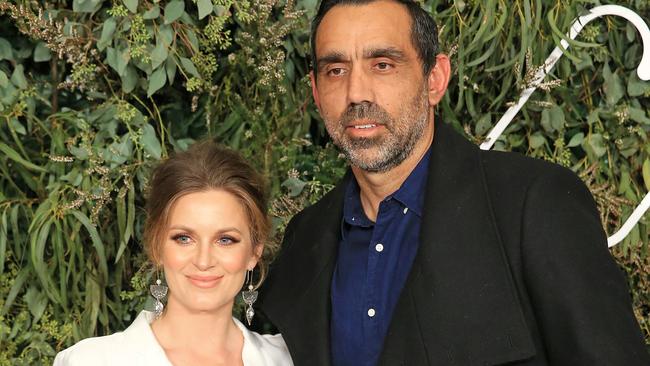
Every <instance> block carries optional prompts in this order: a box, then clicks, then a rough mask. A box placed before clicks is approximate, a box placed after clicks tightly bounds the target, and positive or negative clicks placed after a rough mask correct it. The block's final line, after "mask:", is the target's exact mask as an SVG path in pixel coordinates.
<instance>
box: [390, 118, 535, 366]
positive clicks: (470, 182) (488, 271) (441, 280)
mask: <svg viewBox="0 0 650 366" xmlns="http://www.w3.org/2000/svg"><path fill="white" fill-rule="evenodd" d="M490 205H491V203H490V201H489V198H488V194H487V185H486V184H485V182H484V175H483V172H482V166H481V163H480V155H479V150H478V149H477V148H476V147H475V146H474V145H472V144H471V143H469V142H468V141H466V140H465V139H464V138H463V137H461V136H460V135H458V134H456V133H455V132H453V131H452V130H451V127H449V126H446V125H444V124H443V123H437V124H436V131H435V139H434V143H433V149H432V154H431V161H430V166H429V176H428V182H427V190H426V193H425V206H424V214H423V218H422V227H421V233H420V247H419V249H418V254H417V256H416V259H415V261H414V263H413V267H412V269H411V272H410V274H409V277H408V279H407V283H406V285H405V287H404V289H403V290H402V294H401V296H400V300H399V302H398V304H397V307H396V309H395V312H394V315H393V319H392V322H391V326H390V328H389V333H388V335H387V337H386V340H385V343H384V351H383V353H382V357H381V362H380V364H382V365H398V364H408V365H470V364H471V365H479V364H480V365H496V364H501V363H506V362H509V361H514V360H521V359H525V358H528V357H531V356H533V355H534V354H535V350H534V346H533V343H532V340H531V338H530V335H529V331H528V329H527V327H526V324H525V321H524V316H523V313H522V309H521V306H520V304H519V300H518V298H517V295H516V290H515V286H514V284H513V280H512V276H511V274H510V270H509V266H508V261H507V258H506V256H505V252H504V249H503V245H502V243H501V239H500V238H499V234H498V231H497V229H496V222H495V219H494V217H493V211H492V209H491V206H490Z"/></svg>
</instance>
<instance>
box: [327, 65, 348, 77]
mask: <svg viewBox="0 0 650 366" xmlns="http://www.w3.org/2000/svg"><path fill="white" fill-rule="evenodd" d="M344 72H345V71H344V70H343V68H341V67H335V68H333V69H330V70H329V71H328V72H327V74H328V75H331V76H341V75H343V73H344Z"/></svg>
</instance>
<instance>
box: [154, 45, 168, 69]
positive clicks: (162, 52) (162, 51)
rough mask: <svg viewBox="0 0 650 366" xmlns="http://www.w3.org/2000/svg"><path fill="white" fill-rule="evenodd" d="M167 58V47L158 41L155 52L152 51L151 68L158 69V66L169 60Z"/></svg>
mask: <svg viewBox="0 0 650 366" xmlns="http://www.w3.org/2000/svg"><path fill="white" fill-rule="evenodd" d="M167 56H168V52H167V47H166V46H165V45H164V44H163V42H160V41H158V42H157V43H156V47H154V49H153V51H151V68H152V69H156V68H158V66H160V65H161V64H162V63H163V62H165V60H167Z"/></svg>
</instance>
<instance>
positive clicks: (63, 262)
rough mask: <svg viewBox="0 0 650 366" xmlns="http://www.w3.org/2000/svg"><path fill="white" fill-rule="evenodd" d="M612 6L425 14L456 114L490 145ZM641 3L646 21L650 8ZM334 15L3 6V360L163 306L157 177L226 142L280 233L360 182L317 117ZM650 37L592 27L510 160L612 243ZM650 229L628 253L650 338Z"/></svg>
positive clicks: (135, 0)
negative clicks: (262, 194)
mask: <svg viewBox="0 0 650 366" xmlns="http://www.w3.org/2000/svg"><path fill="white" fill-rule="evenodd" d="M600 4H601V2H599V1H596V0H578V1H543V0H536V1H535V0H515V1H505V0H482V1H478V0H466V1H463V0H456V1H435V0H427V1H423V2H422V5H423V6H424V7H425V9H427V10H429V11H431V12H432V13H433V14H434V16H435V18H436V19H437V21H438V22H439V25H440V32H439V33H440V34H439V35H440V40H441V44H442V49H443V50H444V51H445V52H447V53H448V54H450V55H452V61H453V67H454V70H453V71H454V77H453V79H452V81H451V85H450V90H449V92H448V94H447V96H446V97H445V99H444V100H443V102H442V103H441V104H440V106H439V107H438V112H439V114H440V115H441V116H442V119H444V120H445V121H446V122H448V123H451V124H452V125H454V126H455V127H456V128H457V129H459V130H460V131H464V132H465V133H466V135H467V137H468V138H470V139H472V140H474V141H476V142H477V143H478V142H480V141H481V139H482V138H483V136H484V135H485V134H486V133H487V131H488V130H489V129H490V127H491V126H492V125H493V123H495V122H496V121H497V120H498V118H499V117H500V116H501V114H502V113H503V112H504V111H505V110H506V109H507V107H508V105H509V104H510V103H512V102H514V101H515V100H516V98H517V96H518V94H519V92H520V91H521V90H522V89H523V88H525V87H526V86H527V84H528V83H529V82H530V80H531V76H532V75H533V74H534V72H535V70H536V68H537V67H539V65H540V64H541V63H542V62H543V60H544V59H545V58H546V56H547V55H548V54H549V53H550V51H551V50H552V48H553V47H554V45H555V44H556V43H558V42H559V40H560V37H562V34H563V33H564V32H565V31H566V30H567V29H568V26H569V24H570V23H571V21H572V20H573V19H574V18H575V17H576V16H578V15H579V14H581V12H583V11H584V10H585V9H586V8H589V7H592V6H595V5H600ZM619 5H624V6H627V7H629V8H631V9H632V10H634V11H636V12H637V13H638V14H639V15H641V17H642V18H644V19H645V20H646V21H648V19H650V5H649V4H648V2H647V0H625V1H620V2H619ZM315 6H316V0H297V1H292V0H262V1H248V0H237V1H234V0H187V1H183V0H172V1H166V0H50V1H27V0H24V1H5V0H0V151H2V154H0V365H22V364H29V365H31V364H39V363H43V364H48V363H50V362H51V361H52V358H53V356H54V354H55V353H56V352H57V351H58V350H61V349H62V348H64V347H66V346H69V345H71V344H73V343H74V342H76V341H78V340H79V339H82V338H85V337H89V336H94V335H102V334H107V333H111V332H114V331H117V330H120V329H123V328H124V327H125V326H126V325H127V324H128V323H129V322H130V321H131V319H132V318H133V317H134V316H135V315H136V314H137V312H138V311H139V310H140V309H141V308H142V307H143V306H145V303H146V301H147V296H146V288H147V285H148V283H149V282H150V276H151V271H150V268H149V266H148V265H147V263H146V260H145V257H144V254H143V251H142V247H141V228H142V220H143V212H142V207H143V197H144V192H145V191H146V186H147V177H148V175H149V171H150V169H151V167H152V166H153V164H155V163H156V162H157V161H158V160H160V159H161V158H164V157H165V156H167V155H168V154H169V153H170V152H172V151H175V150H182V149H185V148H186V147H187V146H188V145H189V144H190V143H191V142H192V141H194V140H196V139H199V138H202V137H204V136H210V137H212V138H214V139H216V140H218V141H220V142H222V143H225V144H227V145H229V146H232V147H233V148H236V149H238V150H240V151H241V152H242V153H243V154H244V155H246V156H247V157H248V158H249V159H250V161H251V162H252V163H253V164H255V165H256V166H257V167H258V168H259V169H260V170H261V171H263V172H264V174H266V176H267V177H268V180H269V184H270V185H271V187H272V192H273V207H272V209H271V211H272V214H273V215H274V217H275V219H276V220H275V223H276V227H277V230H276V233H277V235H276V236H277V237H280V236H281V233H282V229H283V226H284V224H285V223H286V220H287V219H288V218H289V217H290V216H291V215H292V214H293V213H295V212H296V211H297V210H299V209H300V208H302V207H304V206H305V205H307V204H309V203H310V202H313V201H315V200H316V199H318V198H319V197H320V196H322V194H323V193H324V192H326V191H327V190H328V189H330V188H331V187H332V185H333V184H334V183H335V182H336V180H337V179H338V178H339V177H340V176H341V175H342V174H343V172H344V170H345V162H344V161H343V159H342V158H341V157H340V156H339V154H338V152H337V151H336V150H335V149H334V148H333V147H332V146H331V145H330V144H329V143H328V140H327V137H326V134H325V131H324V129H323V127H322V125H321V124H320V123H319V117H318V114H317V111H316V110H315V107H314V106H313V104H312V102H311V96H310V92H309V90H310V89H309V81H308V78H307V77H306V74H307V72H308V67H309V61H308V59H307V55H308V47H309V45H308V24H309V23H308V19H309V18H310V17H311V16H312V15H313V13H314V8H315ZM641 52H642V47H641V43H640V37H639V35H638V34H637V33H636V31H635V30H634V28H633V27H632V26H631V25H628V24H626V22H625V21H624V20H622V19H615V18H607V19H602V20H596V21H594V22H593V23H591V24H590V25H589V26H588V27H587V28H586V29H585V30H584V31H583V33H582V34H581V35H580V36H579V38H578V42H574V44H573V45H572V47H571V49H570V51H569V54H567V55H566V56H565V57H563V58H562V59H561V60H560V62H559V64H558V65H557V67H556V69H555V71H554V72H553V74H552V75H550V76H549V77H548V79H547V80H546V83H545V85H544V90H539V91H537V92H536V93H535V94H534V95H533V98H532V100H531V101H529V102H528V103H527V104H526V106H525V107H524V109H523V110H522V111H521V112H520V114H519V115H518V117H517V119H516V120H515V122H514V123H513V125H512V126H510V127H509V128H508V130H507V131H506V134H505V135H504V136H503V137H502V138H501V139H500V140H499V141H498V142H497V144H496V148H497V149H502V150H512V151H518V152H521V153H524V154H526V155H529V156H534V157H538V158H542V159H547V160H551V161H554V162H557V163H559V164H562V165H565V166H568V167H570V168H571V169H573V170H574V171H576V172H577V173H578V174H580V175H581V177H583V179H584V180H585V182H586V183H587V185H588V186H589V188H590V189H591V191H592V193H593V194H594V196H595V198H596V200H597V203H598V204H599V208H600V210H601V218H602V221H603V223H604V225H605V227H606V230H607V231H608V232H609V233H612V232H614V230H615V228H616V227H618V226H620V224H621V223H622V220H623V219H625V218H626V217H627V216H628V215H629V214H630V213H631V211H632V209H633V208H634V206H635V205H636V204H637V203H638V202H639V201H640V199H641V198H642V197H643V194H644V193H645V192H646V191H647V190H648V188H650V144H649V143H648V133H649V132H650V116H649V115H648V111H647V109H648V106H650V104H649V102H650V83H644V82H641V81H639V80H638V78H637V77H636V74H635V72H634V69H635V67H636V65H637V64H638V62H639V61H640V58H641ZM648 244H649V226H648V215H646V218H645V219H644V220H642V221H641V223H640V224H639V225H637V227H636V228H635V229H634V230H633V232H632V233H631V235H629V236H628V238H626V240H625V241H624V242H623V243H622V244H620V245H619V246H617V247H616V248H615V249H614V250H613V251H612V252H613V255H615V256H616V258H617V260H618V262H619V263H620V265H621V268H622V269H623V270H624V271H626V273H627V278H628V281H629V284H630V287H631V289H632V296H633V302H634V306H635V312H636V315H637V317H638V319H639V322H640V323H641V326H642V328H643V331H644V332H645V334H646V339H648V342H649V343H650V305H649V304H650V250H649V249H648Z"/></svg>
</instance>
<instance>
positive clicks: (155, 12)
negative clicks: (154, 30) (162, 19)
mask: <svg viewBox="0 0 650 366" xmlns="http://www.w3.org/2000/svg"><path fill="white" fill-rule="evenodd" d="M159 16H160V6H158V5H154V6H152V7H151V8H149V10H147V11H145V12H144V14H142V19H146V20H152V19H158V17H159Z"/></svg>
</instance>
